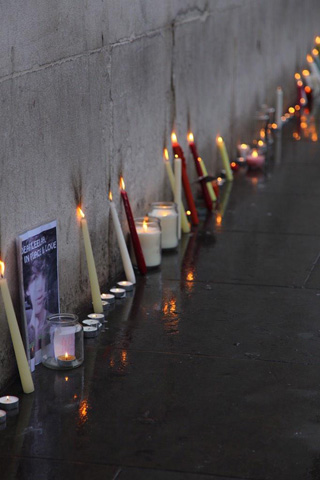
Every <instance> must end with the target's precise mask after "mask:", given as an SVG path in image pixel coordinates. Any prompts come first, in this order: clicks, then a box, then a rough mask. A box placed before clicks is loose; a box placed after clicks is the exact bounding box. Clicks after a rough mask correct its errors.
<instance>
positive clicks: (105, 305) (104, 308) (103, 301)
mask: <svg viewBox="0 0 320 480" xmlns="http://www.w3.org/2000/svg"><path fill="white" fill-rule="evenodd" d="M101 303H102V307H103V311H104V312H107V311H108V310H109V308H110V303H109V302H106V301H105V300H102V302H101Z"/></svg>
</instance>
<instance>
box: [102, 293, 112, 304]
mask: <svg viewBox="0 0 320 480" xmlns="http://www.w3.org/2000/svg"><path fill="white" fill-rule="evenodd" d="M101 300H102V301H103V300H105V301H107V302H108V303H109V304H111V303H114V302H115V296H114V295H112V293H102V294H101Z"/></svg>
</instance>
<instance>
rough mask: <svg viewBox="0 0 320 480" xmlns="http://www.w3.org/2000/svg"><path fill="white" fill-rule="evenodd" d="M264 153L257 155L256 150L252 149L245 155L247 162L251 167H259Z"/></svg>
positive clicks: (263, 158)
mask: <svg viewBox="0 0 320 480" xmlns="http://www.w3.org/2000/svg"><path fill="white" fill-rule="evenodd" d="M264 161H265V157H264V155H259V153H258V151H257V150H255V149H254V150H252V152H251V153H250V155H248V156H247V164H248V166H249V167H252V168H261V167H262V166H263V164H264Z"/></svg>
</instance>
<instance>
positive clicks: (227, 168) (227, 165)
mask: <svg viewBox="0 0 320 480" xmlns="http://www.w3.org/2000/svg"><path fill="white" fill-rule="evenodd" d="M217 145H218V148H219V151H220V155H221V159H222V163H223V168H224V170H225V171H226V178H227V180H229V182H232V180H233V174H232V170H231V167H230V161H229V155H228V152H227V149H226V146H225V143H224V141H223V138H222V137H217Z"/></svg>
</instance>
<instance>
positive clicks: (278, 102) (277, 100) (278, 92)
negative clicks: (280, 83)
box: [275, 87, 283, 128]
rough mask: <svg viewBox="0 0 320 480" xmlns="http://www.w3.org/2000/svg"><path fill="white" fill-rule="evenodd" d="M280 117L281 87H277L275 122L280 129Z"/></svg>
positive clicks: (281, 108) (281, 106)
mask: <svg viewBox="0 0 320 480" xmlns="http://www.w3.org/2000/svg"><path fill="white" fill-rule="evenodd" d="M282 115H283V91H282V88H281V87H278V88H277V94H276V114H275V122H276V124H277V126H278V128H281V127H282V120H281V117H282Z"/></svg>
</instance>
